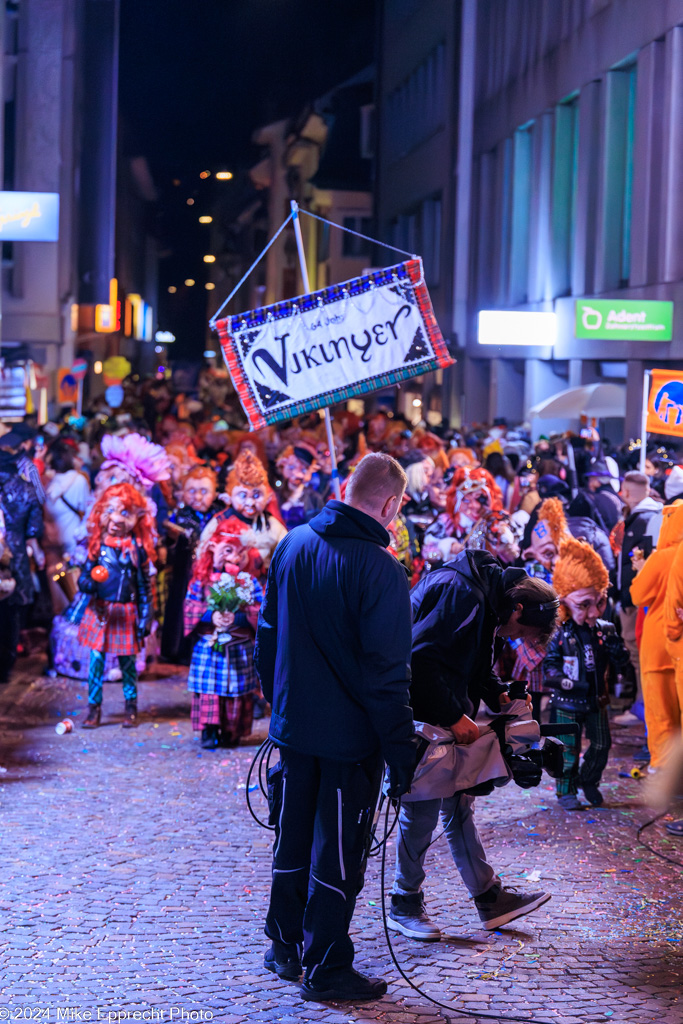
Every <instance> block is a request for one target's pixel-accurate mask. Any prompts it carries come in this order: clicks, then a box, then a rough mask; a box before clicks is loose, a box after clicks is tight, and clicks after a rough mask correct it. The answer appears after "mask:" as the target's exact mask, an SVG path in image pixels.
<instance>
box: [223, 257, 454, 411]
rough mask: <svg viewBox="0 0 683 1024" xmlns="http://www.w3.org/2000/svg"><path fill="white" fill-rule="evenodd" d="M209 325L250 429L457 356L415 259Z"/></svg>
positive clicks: (440, 365) (375, 387) (443, 364)
mask: <svg viewBox="0 0 683 1024" xmlns="http://www.w3.org/2000/svg"><path fill="white" fill-rule="evenodd" d="M215 326H216V330H217V331H218V335H219V337H220V342H221V347H222V349H223V355H224V356H225V361H226V363H227V365H228V369H229V371H230V375H231V377H232V380H233V383H234V385H235V388H236V390H237V394H238V395H239V398H240V401H241V403H242V406H243V408H244V411H245V413H246V415H247V418H248V420H249V424H250V426H251V428H252V430H257V429H259V428H260V427H264V426H266V424H268V423H279V422H281V421H282V420H288V419H291V418H293V417H295V416H299V415H301V414H302V413H305V412H310V411H312V410H314V409H322V408H324V407H326V406H330V405H334V404H335V403H337V402H343V401H345V400H346V399H348V398H354V397H357V396H358V395H363V394H366V393H367V392H370V391H377V390H379V389H380V388H385V387H388V386H389V385H391V384H398V383H400V382H401V381H403V380H407V379H408V378H409V377H416V376H418V375H420V374H423V373H429V371H430V370H438V369H441V368H443V367H446V366H451V365H452V364H453V362H454V360H453V359H452V358H451V357H450V355H449V354H448V350H447V348H446V344H445V342H444V340H443V338H442V336H441V331H440V330H439V327H438V324H437V322H436V319H435V317H434V311H433V309H432V303H431V300H430V298H429V293H428V291H427V288H426V286H425V283H424V275H423V271H422V261H421V260H419V259H412V260H406V261H405V262H404V263H399V264H398V265H396V266H394V267H388V268H387V269H386V270H380V271H375V272H373V273H371V274H366V275H365V276H363V277H358V278H354V279H353V280H352V281H346V282H344V283H343V284H337V285H332V286H330V287H329V288H323V289H322V290H321V291H317V292H311V294H310V295H303V296H299V297H298V298H295V299H287V300H286V301H284V302H277V303H275V305H273V306H266V307H264V308H263V309H256V310H252V311H251V312H249V313H241V314H237V315H235V316H229V317H226V318H225V319H223V320H217V321H216V325H215Z"/></svg>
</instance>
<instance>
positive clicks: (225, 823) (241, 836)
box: [0, 662, 683, 1024]
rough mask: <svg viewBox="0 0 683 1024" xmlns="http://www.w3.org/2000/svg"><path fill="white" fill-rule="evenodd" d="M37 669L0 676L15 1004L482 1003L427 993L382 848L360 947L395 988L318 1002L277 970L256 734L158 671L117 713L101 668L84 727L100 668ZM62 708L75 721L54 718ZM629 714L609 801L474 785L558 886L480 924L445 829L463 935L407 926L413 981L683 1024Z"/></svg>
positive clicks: (361, 920)
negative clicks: (386, 906) (84, 680)
mask: <svg viewBox="0 0 683 1024" xmlns="http://www.w3.org/2000/svg"><path fill="white" fill-rule="evenodd" d="M22 671H23V675H22V676H21V677H19V678H18V680H17V681H15V682H13V683H11V684H9V685H8V686H5V687H3V688H2V691H1V692H0V729H1V733H0V736H1V741H2V742H1V746H0V764H1V765H2V766H3V767H4V768H5V769H6V772H5V773H3V774H2V776H0V800H1V803H2V806H1V814H2V873H1V875H0V957H1V963H2V972H1V978H0V994H1V996H2V998H0V1005H3V1006H5V1007H6V1008H7V1010H6V1011H5V1016H4V1018H3V1017H2V1015H1V1014H0V1019H8V1018H11V1019H14V1018H15V1017H16V1018H17V1019H42V1020H53V1021H54V1020H58V1019H63V1020H66V1019H71V1020H73V1019H88V1017H87V1015H86V1016H85V1018H84V1017H83V1016H81V1017H79V1016H78V1015H77V1014H75V1013H73V1014H72V1013H71V1010H74V1011H78V1013H80V1014H83V1013H85V1012H86V1011H90V1012H91V1014H92V1016H91V1017H90V1018H89V1019H93V1020H95V1019H97V1013H98V1009H99V1015H100V1019H105V1020H107V1019H111V1020H117V1019H119V1017H118V1016H117V1015H118V1014H122V1013H125V1012H129V1013H130V1014H131V1015H132V1014H133V1013H134V1012H135V1011H150V1012H151V1011H153V1010H158V1011H159V1013H158V1015H157V1016H156V1017H155V1016H153V1015H150V1013H149V1012H148V1016H147V1017H146V1018H141V1017H138V1019H157V1020H161V1019H165V1020H173V1019H176V1020H182V1019H185V1020H207V1019H212V1015H213V1019H214V1020H216V1021H221V1022H223V1024H240V1022H242V1021H244V1022H246V1021H282V1022H284V1024H294V1022H296V1021H305V1020H318V1019H319V1020H322V1021H326V1022H335V1024H342V1022H348V1024H354V1022H358V1024H360V1022H366V1021H386V1022H396V1024H398V1022H413V1021H415V1022H421V1024H428V1022H430V1021H444V1020H453V1021H456V1020H466V1019H467V1018H466V1017H460V1016H459V1015H458V1014H457V1013H456V1012H451V1013H449V1012H447V1011H446V1010H443V1011H442V1010H440V1009H438V1008H437V1007H436V1006H434V1005H432V1004H430V1003H429V1002H428V1001H427V1000H426V999H425V998H423V997H422V996H420V995H419V994H417V993H415V992H413V991H411V990H410V988H409V987H408V985H407V984H406V983H405V982H404V981H403V980H402V979H401V978H400V977H399V976H398V974H397V972H396V970H395V968H394V967H393V965H392V964H391V961H390V958H389V954H388V951H387V949H386V945H385V940H384V934H383V927H382V912H381V893H380V882H379V862H378V861H377V860H372V861H371V864H370V868H369V871H368V877H367V884H366V887H365V890H364V892H363V893H362V895H361V897H360V899H359V902H358V909H357V912H356V916H355V919H354V924H353V935H354V938H355V940H356V947H357V960H356V963H357V966H358V967H359V968H360V969H361V970H366V971H369V972H370V973H374V974H380V975H383V976H385V977H386V978H387V979H388V981H389V992H388V994H387V995H386V996H385V998H384V999H383V1000H381V1002H377V1003H372V1004H366V1005H364V1006H357V1007H356V1006H348V1005H339V1006H331V1005H318V1004H314V1003H305V1002H303V1001H302V1000H301V998H300V997H299V994H298V991H297V988H296V986H294V985H293V984H288V983H285V982H281V981H279V980H278V979H277V978H276V977H274V976H273V975H271V974H269V973H268V972H266V971H265V970H264V968H263V965H262V960H263V952H264V949H265V948H266V940H265V938H264V936H263V933H262V924H263V918H264V914H265V909H266V901H267V897H268V887H269V846H270V834H269V833H267V832H265V831H263V830H261V829H259V828H258V827H257V826H256V825H255V823H254V822H253V821H252V820H251V818H250V817H249V814H248V812H247V809H246V806H245V786H246V778H247V771H248V768H249V764H250V762H251V759H252V757H253V754H254V751H255V746H254V742H256V741H257V737H252V741H251V742H250V745H245V746H242V747H241V748H240V749H239V750H237V751H227V750H219V751H216V752H215V753H214V752H201V751H200V750H199V747H198V743H197V740H196V739H195V738H194V737H193V734H192V730H191V728H190V722H189V698H188V694H187V692H186V690H185V683H184V677H183V675H182V674H177V675H172V676H171V677H170V678H161V677H159V678H150V679H149V681H147V682H143V683H142V685H141V692H140V707H141V719H142V720H141V724H140V727H139V728H138V729H137V730H129V731H123V730H122V729H121V728H120V721H121V712H122V710H123V699H122V694H121V687H120V685H119V684H111V685H108V686H106V687H105V694H104V716H103V722H104V726H103V727H102V728H101V729H99V730H98V731H96V732H91V733H83V732H81V731H80V729H79V728H78V722H79V721H82V720H83V718H84V717H85V706H86V689H85V684H78V683H74V682H71V681H66V680H61V679H58V680H48V679H38V680H37V681H35V682H31V681H30V679H31V676H30V663H27V662H24V666H23V669H22ZM65 716H68V717H71V718H73V719H74V721H75V722H76V723H77V727H76V730H75V732H74V733H72V734H67V735H64V736H58V735H56V734H55V731H54V726H55V724H56V723H57V722H58V721H59V719H60V718H63V717H65ZM258 724H259V726H260V735H265V725H264V724H263V723H258ZM614 732H615V734H616V735H615V740H616V742H615V747H614V749H613V756H612V760H611V762H610V767H609V769H608V773H607V776H606V779H605V786H604V791H605V796H606V803H607V806H606V807H604V808H603V809H600V810H597V811H589V812H587V813H584V814H574V815H568V814H565V813H562V812H560V811H559V810H558V809H557V807H556V802H555V796H554V791H553V789H552V788H551V786H550V784H549V783H547V782H546V781H545V780H544V782H543V784H542V785H541V786H540V787H539V788H538V789H535V790H531V791H523V790H520V789H518V788H517V787H515V786H513V785H511V786H508V787H507V788H506V789H504V790H502V791H496V792H495V793H494V795H492V796H491V797H489V798H482V799H480V800H479V801H478V802H477V805H478V820H479V822H480V825H481V829H482V834H483V836H484V839H485V843H486V845H487V847H488V849H489V851H490V854H491V859H492V862H493V864H494V866H495V867H496V868H497V869H498V870H499V871H500V872H501V873H502V874H503V878H504V881H505V882H506V883H507V884H515V885H516V884H520V885H522V886H525V885H526V886H529V887H531V888H535V889H537V888H544V889H547V890H549V891H550V892H552V894H553V898H552V900H551V901H550V902H549V903H548V904H546V905H545V906H544V907H543V908H541V910H540V911H538V912H537V913H535V914H534V915H532V916H530V917H528V918H524V919H522V921H521V922H519V923H518V925H517V927H514V928H509V929H505V930H503V931H502V932H500V933H494V934H489V933H486V932H484V931H482V930H481V929H480V928H479V927H478V918H477V916H476V913H475V911H474V907H473V904H472V903H471V902H470V901H469V900H468V898H467V893H466V892H465V890H464V888H463V886H462V883H461V882H460V879H459V877H458V876H457V873H456V871H455V869H454V867H453V865H452V862H451V860H450V856H449V853H448V850H447V848H446V846H445V842H444V841H443V840H441V841H440V842H438V843H437V844H436V845H435V846H434V848H433V850H432V854H431V858H430V859H429V860H428V881H427V886H428V888H427V898H428V907H429V910H430V913H431V915H432V916H433V917H434V919H435V920H436V921H437V923H438V924H439V925H440V926H441V927H442V928H443V929H444V930H445V931H446V932H447V938H446V939H445V940H444V941H442V942H441V943H440V944H436V945H434V944H424V945H419V944H418V943H415V942H411V941H410V940H408V939H404V938H403V937H400V936H399V937H395V938H393V943H394V949H395V952H396V955H397V957H398V959H399V961H400V962H401V964H402V965H403V966H404V968H405V970H406V972H407V973H408V975H409V976H410V978H411V979H412V980H413V981H414V982H415V983H418V984H420V985H421V986H423V987H424V989H425V990H426V991H427V992H428V993H430V994H431V995H433V996H434V997H435V998H437V999H440V1000H442V1001H443V1002H445V1003H447V1004H450V1005H452V1007H453V1011H456V1010H460V1011H469V1012H470V1013H472V1014H474V1017H473V1018H470V1019H475V1020H483V1019H484V1017H483V1016H479V1017H477V1013H478V1012H479V1013H480V1014H489V1015H492V1018H493V1019H494V1020H503V1019H505V1016H506V1015H513V1016H517V1017H521V1018H523V1019H527V1020H534V1021H553V1022H554V1021H557V1022H561V1024H574V1022H576V1024H578V1022H584V1021H585V1022H593V1021H611V1022H613V1024H617V1022H621V1021H628V1022H632V1024H640V1022H643V1024H645V1022H649V1021H653V1022H654V1021H657V1022H662V1024H681V1021H683V997H682V993H683V946H682V944H681V939H682V925H681V910H682V909H683V890H682V887H681V869H680V868H677V867H675V866H673V865H670V864H668V863H665V862H664V861H663V860H661V859H659V858H658V857H656V856H655V855H654V854H653V853H651V852H650V851H649V850H647V849H645V848H644V847H643V846H642V845H639V844H638V842H637V838H636V829H637V827H638V826H639V825H640V824H642V823H644V822H646V821H647V820H649V814H648V810H647V808H645V807H642V806H641V805H640V802H639V786H640V785H641V783H639V782H637V781H634V780H631V779H630V778H629V779H622V778H619V776H618V773H619V771H624V770H626V771H628V770H629V769H630V768H631V767H632V761H631V760H630V755H631V754H632V753H633V751H634V750H635V748H636V747H637V746H638V745H639V744H640V743H642V737H639V736H638V735H637V730H636V731H632V732H628V731H626V730H623V729H622V730H614ZM257 795H258V794H256V793H255V794H254V796H257ZM644 839H645V841H646V842H647V843H650V844H653V845H654V846H655V848H656V849H658V850H659V851H660V852H662V853H664V854H666V855H667V856H669V857H672V858H674V859H678V860H683V843H681V842H680V840H676V839H674V838H673V837H668V835H667V833H666V832H665V831H664V829H663V827H662V825H661V824H657V825H655V826H653V827H652V828H650V829H648V830H647V831H646V832H645V835H644ZM390 858H392V859H393V848H392V851H391V853H390ZM391 862H392V861H391V860H390V863H391ZM388 873H389V875H390V873H391V872H390V868H389V865H388ZM38 1008H41V1009H42V1011H43V1015H42V1017H39V1016H38ZM69 1008H71V1009H69ZM58 1011H59V1013H58ZM161 1011H164V1016H162V1014H161ZM60 1015H61V1016H60ZM108 1015H110V1016H108ZM121 1019H123V1018H121ZM129 1019H134V1018H132V1017H131V1018H129ZM489 1019H491V1018H489Z"/></svg>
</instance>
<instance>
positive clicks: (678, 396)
mask: <svg viewBox="0 0 683 1024" xmlns="http://www.w3.org/2000/svg"><path fill="white" fill-rule="evenodd" d="M650 379H651V387H650V397H649V398H648V402H647V432H648V434H672V435H673V436H674V437H683V374H682V373H681V371H680V370H679V371H672V370H650Z"/></svg>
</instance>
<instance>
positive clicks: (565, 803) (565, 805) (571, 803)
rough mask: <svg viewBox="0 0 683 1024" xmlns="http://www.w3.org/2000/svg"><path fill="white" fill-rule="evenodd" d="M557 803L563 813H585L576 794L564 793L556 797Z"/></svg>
mask: <svg viewBox="0 0 683 1024" xmlns="http://www.w3.org/2000/svg"><path fill="white" fill-rule="evenodd" d="M557 802H558V804H559V805H560V807H561V808H562V810H563V811H585V810H586V805H585V804H582V803H581V801H580V800H579V798H578V796H577V795H576V793H565V794H564V796H558V798H557Z"/></svg>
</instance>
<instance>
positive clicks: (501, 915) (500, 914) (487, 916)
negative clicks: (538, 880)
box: [474, 885, 550, 932]
mask: <svg viewBox="0 0 683 1024" xmlns="http://www.w3.org/2000/svg"><path fill="white" fill-rule="evenodd" d="M549 899H550V893H549V892H528V893H521V892H517V891H516V890H515V889H514V888H512V887H510V888H509V889H504V888H503V887H502V885H492V886H491V888H490V889H488V890H487V891H486V892H485V893H483V894H482V895H481V896H477V897H475V900H474V904H475V906H476V908H477V910H478V911H479V919H480V920H481V922H482V924H483V925H484V928H485V929H486V931H487V932H492V931H494V930H495V929H496V928H502V926H503V925H504V924H509V923H510V921H514V920H515V919H516V918H518V917H524V915H525V914H530V913H531V912H532V910H536V909H537V908H538V907H541V906H543V904H544V903H547V902H548V900H549Z"/></svg>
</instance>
